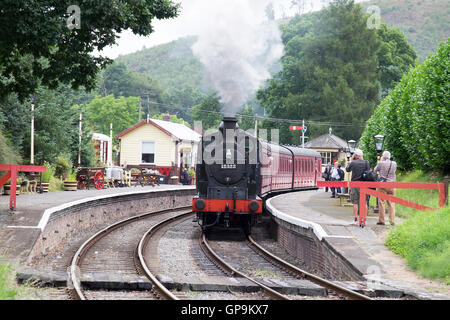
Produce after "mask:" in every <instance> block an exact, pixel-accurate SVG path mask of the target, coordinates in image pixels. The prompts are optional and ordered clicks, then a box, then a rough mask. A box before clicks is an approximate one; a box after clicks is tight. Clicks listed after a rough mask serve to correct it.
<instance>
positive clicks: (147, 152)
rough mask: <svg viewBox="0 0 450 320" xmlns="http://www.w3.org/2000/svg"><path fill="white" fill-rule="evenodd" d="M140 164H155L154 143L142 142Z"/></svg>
mask: <svg viewBox="0 0 450 320" xmlns="http://www.w3.org/2000/svg"><path fill="white" fill-rule="evenodd" d="M141 163H155V143H154V142H142V158H141Z"/></svg>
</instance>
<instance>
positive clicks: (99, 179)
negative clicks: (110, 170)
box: [94, 171, 105, 190]
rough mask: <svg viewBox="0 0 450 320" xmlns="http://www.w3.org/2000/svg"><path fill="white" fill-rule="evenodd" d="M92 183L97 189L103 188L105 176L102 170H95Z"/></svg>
mask: <svg viewBox="0 0 450 320" xmlns="http://www.w3.org/2000/svg"><path fill="white" fill-rule="evenodd" d="M94 185H95V188H96V189H97V190H101V189H103V186H104V185H105V176H104V175H103V172H101V171H97V173H96V174H95V176H94Z"/></svg>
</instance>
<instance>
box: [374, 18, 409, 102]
mask: <svg viewBox="0 0 450 320" xmlns="http://www.w3.org/2000/svg"><path fill="white" fill-rule="evenodd" d="M378 36H379V38H380V39H381V46H380V49H379V50H378V62H379V72H380V84H381V90H382V93H381V95H382V97H383V98H384V97H385V96H386V95H387V94H388V93H389V91H390V90H392V89H393V88H394V87H395V85H396V84H397V83H398V82H399V81H400V80H401V78H402V75H403V74H405V73H406V72H408V70H409V69H410V68H411V67H414V65H415V61H416V59H417V55H416V52H415V51H414V49H413V48H412V47H411V45H410V44H409V43H408V40H406V38H405V36H404V34H403V33H402V32H401V31H400V30H399V29H396V28H388V27H387V26H386V25H385V24H382V25H381V27H380V29H378Z"/></svg>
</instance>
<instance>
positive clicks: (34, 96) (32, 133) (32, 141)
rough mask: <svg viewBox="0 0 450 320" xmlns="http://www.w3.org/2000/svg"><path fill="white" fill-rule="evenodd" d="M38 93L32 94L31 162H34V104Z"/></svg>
mask: <svg viewBox="0 0 450 320" xmlns="http://www.w3.org/2000/svg"><path fill="white" fill-rule="evenodd" d="M35 102H36V95H35V94H33V95H32V96H31V142H30V164H34V104H35Z"/></svg>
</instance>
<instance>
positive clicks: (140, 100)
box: [139, 97, 142, 122]
mask: <svg viewBox="0 0 450 320" xmlns="http://www.w3.org/2000/svg"><path fill="white" fill-rule="evenodd" d="M141 121H142V99H141V97H139V122H141Z"/></svg>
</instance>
